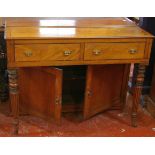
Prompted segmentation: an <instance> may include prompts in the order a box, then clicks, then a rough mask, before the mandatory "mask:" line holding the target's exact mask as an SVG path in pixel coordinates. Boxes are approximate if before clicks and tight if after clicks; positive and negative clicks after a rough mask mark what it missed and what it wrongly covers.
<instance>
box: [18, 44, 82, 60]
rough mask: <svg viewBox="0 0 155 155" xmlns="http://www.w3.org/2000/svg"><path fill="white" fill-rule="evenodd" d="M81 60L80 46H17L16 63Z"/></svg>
mask: <svg viewBox="0 0 155 155" xmlns="http://www.w3.org/2000/svg"><path fill="white" fill-rule="evenodd" d="M45 60H47V61H50V60H80V44H25V45H15V61H45Z"/></svg>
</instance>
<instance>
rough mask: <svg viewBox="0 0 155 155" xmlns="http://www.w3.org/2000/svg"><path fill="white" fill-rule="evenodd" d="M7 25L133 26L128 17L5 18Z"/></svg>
mask: <svg viewBox="0 0 155 155" xmlns="http://www.w3.org/2000/svg"><path fill="white" fill-rule="evenodd" d="M6 20H7V26H9V27H12V26H13V27H20V26H22V27H23V26H24V27H34V26H37V27H103V26H105V25H109V26H112V25H120V26H121V25H122V26H123V25H126V26H135V24H134V23H133V22H132V21H131V20H130V19H128V18H124V17H118V18H110V17H106V18H102V17H95V18H94V17H76V18H74V17H67V18H65V17H53V18H51V17H50V18H48V17H46V18H37V17H35V18H33V17H28V18H27V17H26V18H23V17H22V18H6Z"/></svg>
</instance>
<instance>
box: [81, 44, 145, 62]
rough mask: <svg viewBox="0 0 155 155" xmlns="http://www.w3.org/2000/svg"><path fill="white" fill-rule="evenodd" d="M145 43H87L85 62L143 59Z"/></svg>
mask: <svg viewBox="0 0 155 155" xmlns="http://www.w3.org/2000/svg"><path fill="white" fill-rule="evenodd" d="M144 50H145V43H87V44H86V45H85V53H84V60H104V59H141V58H144Z"/></svg>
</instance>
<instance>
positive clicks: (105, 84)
mask: <svg viewBox="0 0 155 155" xmlns="http://www.w3.org/2000/svg"><path fill="white" fill-rule="evenodd" d="M123 73H124V65H91V66H88V70H87V79H86V80H87V81H86V90H85V101H84V119H87V118H89V117H91V116H93V115H95V114H97V113H99V112H102V111H104V110H107V109H110V108H111V107H112V106H113V105H115V104H116V103H118V102H120V97H121V89H122V81H123Z"/></svg>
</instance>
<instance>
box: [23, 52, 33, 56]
mask: <svg viewBox="0 0 155 155" xmlns="http://www.w3.org/2000/svg"><path fill="white" fill-rule="evenodd" d="M24 54H25V56H27V57H30V56H32V52H31V51H26V52H24Z"/></svg>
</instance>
